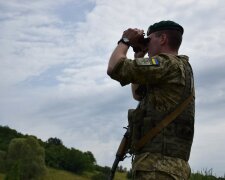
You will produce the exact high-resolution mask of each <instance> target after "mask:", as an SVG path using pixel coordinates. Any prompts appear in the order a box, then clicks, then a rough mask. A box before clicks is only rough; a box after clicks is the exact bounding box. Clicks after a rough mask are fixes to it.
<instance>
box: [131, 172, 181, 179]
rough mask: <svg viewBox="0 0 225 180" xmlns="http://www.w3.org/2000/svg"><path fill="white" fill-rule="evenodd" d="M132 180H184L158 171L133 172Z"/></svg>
mask: <svg viewBox="0 0 225 180" xmlns="http://www.w3.org/2000/svg"><path fill="white" fill-rule="evenodd" d="M132 180H185V179H183V178H180V177H178V176H175V175H171V174H167V173H165V172H160V171H152V172H149V171H135V172H134V174H133V177H132Z"/></svg>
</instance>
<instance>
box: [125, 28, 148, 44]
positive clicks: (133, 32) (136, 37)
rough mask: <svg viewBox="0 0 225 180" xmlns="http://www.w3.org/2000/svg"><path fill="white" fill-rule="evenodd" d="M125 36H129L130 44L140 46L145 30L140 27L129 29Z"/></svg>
mask: <svg viewBox="0 0 225 180" xmlns="http://www.w3.org/2000/svg"><path fill="white" fill-rule="evenodd" d="M122 37H123V38H127V39H128V40H129V44H130V46H132V47H135V46H138V45H139V44H140V42H141V41H142V39H144V30H140V29H137V28H135V29H131V28H129V29H127V30H126V31H124V32H123V36H122Z"/></svg>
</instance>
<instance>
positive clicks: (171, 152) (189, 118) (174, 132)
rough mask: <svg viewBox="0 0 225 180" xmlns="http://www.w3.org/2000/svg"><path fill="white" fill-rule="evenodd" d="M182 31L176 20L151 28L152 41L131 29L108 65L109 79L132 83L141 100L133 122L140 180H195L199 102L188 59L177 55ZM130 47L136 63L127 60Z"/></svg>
mask: <svg viewBox="0 0 225 180" xmlns="http://www.w3.org/2000/svg"><path fill="white" fill-rule="evenodd" d="M183 31H184V30H183V27H182V26H180V25H179V24H177V23H175V22H173V21H160V22H158V23H155V24H153V25H151V26H150V27H149V28H148V31H147V38H144V35H143V33H144V31H143V30H140V29H136V28H135V29H131V28H129V29H128V30H126V31H124V33H123V35H122V38H121V40H119V42H118V45H117V47H116V48H115V50H114V51H113V53H112V55H111V57H110V60H109V64H108V70H107V73H108V75H109V76H110V77H111V78H112V79H114V80H117V81H119V82H120V84H121V85H122V86H125V85H127V84H129V83H132V85H131V87H132V93H133V97H134V99H136V100H138V101H140V102H139V105H138V107H137V108H136V109H135V110H134V111H132V115H131V116H132V117H131V120H129V127H130V128H131V143H130V144H131V145H130V149H131V152H132V153H133V154H134V161H133V162H132V171H133V179H135V180H145V179H146V180H152V179H157V180H167V179H168V180H170V179H171V180H172V179H173V180H174V179H175V180H186V179H188V178H189V177H190V173H191V170H190V166H189V164H188V160H189V157H190V151H191V146H192V141H193V136H194V109H195V97H194V80H193V72H192V69H191V66H190V64H189V62H188V57H187V56H185V55H178V50H179V47H180V45H181V42H182V35H183ZM130 46H131V47H132V48H133V50H134V51H135V53H134V57H135V58H134V60H131V59H128V58H127V57H126V54H127V51H128V49H129V47H130ZM145 54H148V57H147V58H145V57H144V56H145ZM186 99H190V101H189V103H188V104H187V105H186V106H185V108H184V110H183V111H182V112H180V113H179V114H178V115H177V116H176V118H174V119H173V121H172V122H171V123H169V124H168V125H166V126H165V127H164V128H162V129H161V130H160V132H159V133H158V134H156V135H155V136H154V137H153V138H152V139H151V140H148V139H147V140H146V141H145V142H144V143H142V146H139V148H138V146H137V144H140V141H141V139H142V137H143V136H145V134H147V133H148V132H149V131H151V129H153V128H154V127H157V125H158V124H159V123H160V122H161V121H162V120H163V119H164V118H165V117H166V116H167V115H168V114H170V113H171V112H174V111H176V109H178V108H179V107H180V106H181V104H182V102H184V101H185V100H186Z"/></svg>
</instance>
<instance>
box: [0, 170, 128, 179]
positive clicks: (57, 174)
mask: <svg viewBox="0 0 225 180" xmlns="http://www.w3.org/2000/svg"><path fill="white" fill-rule="evenodd" d="M94 174H95V173H94V172H93V173H90V172H87V173H84V174H83V175H77V174H74V173H71V172H68V171H64V170H58V169H53V168H48V171H47V174H46V175H45V177H44V178H43V180H91V177H92V176H93V175H94ZM4 177H5V175H4V174H1V173H0V180H4ZM115 180H126V174H125V173H118V172H117V173H116V176H115Z"/></svg>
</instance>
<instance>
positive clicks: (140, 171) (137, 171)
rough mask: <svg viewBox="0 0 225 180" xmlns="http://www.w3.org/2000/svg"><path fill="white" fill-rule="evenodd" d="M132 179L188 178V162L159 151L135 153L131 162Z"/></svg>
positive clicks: (175, 179) (162, 179)
mask: <svg viewBox="0 0 225 180" xmlns="http://www.w3.org/2000/svg"><path fill="white" fill-rule="evenodd" d="M132 171H133V180H153V179H156V180H188V179H189V177H190V172H191V169H190V166H189V164H188V162H186V161H184V160H182V159H179V158H174V157H168V156H164V155H162V154H159V153H154V154H153V153H142V154H140V155H136V156H135V158H134V161H133V162H132Z"/></svg>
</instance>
